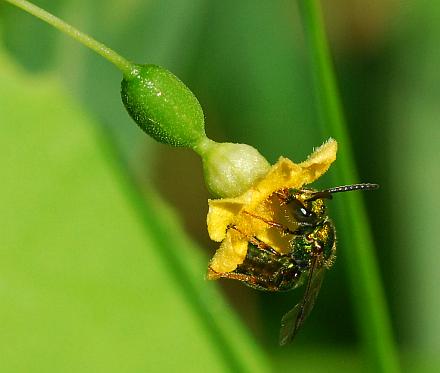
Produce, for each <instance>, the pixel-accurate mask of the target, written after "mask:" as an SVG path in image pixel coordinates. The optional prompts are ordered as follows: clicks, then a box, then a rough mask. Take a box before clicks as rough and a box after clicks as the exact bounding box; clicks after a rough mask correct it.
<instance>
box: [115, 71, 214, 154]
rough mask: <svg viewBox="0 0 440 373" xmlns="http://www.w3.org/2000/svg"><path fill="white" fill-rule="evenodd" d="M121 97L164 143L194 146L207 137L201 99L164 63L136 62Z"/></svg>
mask: <svg viewBox="0 0 440 373" xmlns="http://www.w3.org/2000/svg"><path fill="white" fill-rule="evenodd" d="M121 97H122V101H123V103H124V105H125V108H126V109H127V111H128V113H129V114H130V116H131V117H132V118H133V119H134V121H135V122H136V123H137V124H138V125H139V126H140V127H141V128H142V130H144V131H145V132H146V133H147V134H148V135H150V136H151V137H153V138H154V139H156V140H157V141H159V142H161V143H164V144H169V145H173V146H185V147H194V146H196V145H197V144H198V143H199V142H200V140H201V139H203V138H205V137H206V135H205V128H204V116H203V111H202V108H201V106H200V104H199V102H198V101H197V98H196V97H195V96H194V95H193V93H192V92H191V91H190V90H189V88H188V87H186V86H185V84H183V83H182V82H181V81H180V80H179V79H178V78H177V77H176V76H175V75H173V74H172V73H171V72H169V71H168V70H166V69H164V68H162V67H160V66H156V65H136V69H135V70H133V72H132V74H130V75H129V76H124V79H123V80H122V83H121Z"/></svg>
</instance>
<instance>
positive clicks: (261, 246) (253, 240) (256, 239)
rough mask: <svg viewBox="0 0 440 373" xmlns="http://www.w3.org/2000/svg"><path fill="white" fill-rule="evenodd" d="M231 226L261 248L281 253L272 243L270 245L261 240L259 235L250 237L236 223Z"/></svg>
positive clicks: (276, 253)
mask: <svg viewBox="0 0 440 373" xmlns="http://www.w3.org/2000/svg"><path fill="white" fill-rule="evenodd" d="M229 228H230V229H234V230H236V231H237V232H239V233H241V234H242V235H243V236H245V237H246V238H247V239H248V241H249V243H250V244H252V245H254V246H256V247H258V248H259V249H261V250H265V251H268V252H269V253H271V254H274V255H281V254H280V253H279V252H278V251H276V250H275V249H274V248H273V247H271V246H270V245H268V244H267V243H265V242H264V241H262V240H260V239H259V238H258V237H256V236H252V237H248V236H247V235H245V234H244V233H243V232H242V231H240V230H239V229H238V228H237V227H236V226H235V225H231V226H230V227H229Z"/></svg>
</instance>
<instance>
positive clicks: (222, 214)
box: [207, 139, 337, 279]
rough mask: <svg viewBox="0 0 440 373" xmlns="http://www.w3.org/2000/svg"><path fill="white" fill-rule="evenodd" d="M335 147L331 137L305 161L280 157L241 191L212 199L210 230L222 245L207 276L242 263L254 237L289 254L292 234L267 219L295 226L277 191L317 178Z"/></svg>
mask: <svg viewBox="0 0 440 373" xmlns="http://www.w3.org/2000/svg"><path fill="white" fill-rule="evenodd" d="M336 151H337V143H336V141H335V140H334V139H329V140H328V141H327V142H325V143H324V144H323V145H321V146H320V147H319V148H318V149H316V150H315V151H314V152H313V153H312V154H311V155H310V156H309V157H308V158H307V160H305V161H304V162H302V163H299V164H296V163H293V162H292V161H290V160H289V159H287V158H283V157H281V158H280V159H279V160H278V162H277V163H276V164H275V165H273V166H272V167H271V168H270V170H269V172H268V173H267V174H266V176H265V177H264V178H262V179H260V180H259V181H257V182H256V183H255V184H254V185H253V186H252V187H251V188H250V189H248V190H247V191H246V192H245V193H243V194H242V195H240V196H238V197H235V198H222V199H212V200H209V201H208V203H209V212H208V217H207V223H208V233H209V236H210V238H211V239H212V240H213V241H217V242H221V245H220V247H219V249H218V250H217V251H216V253H215V255H214V257H213V258H212V259H211V261H210V263H209V270H208V279H216V278H218V277H220V276H219V274H221V273H227V272H232V271H234V270H235V269H236V268H237V266H238V265H239V264H241V263H243V261H244V259H245V257H246V253H247V249H248V242H249V240H250V239H252V238H254V237H256V238H257V239H258V240H261V241H263V242H264V243H266V244H268V245H269V246H270V247H272V248H273V249H274V250H276V251H278V252H279V253H281V254H286V253H287V251H288V250H289V249H290V245H289V238H288V237H287V236H285V235H283V234H280V230H279V229H277V228H276V227H273V226H271V225H270V224H268V223H267V222H268V221H270V222H275V221H276V222H282V223H283V224H284V225H286V226H288V227H289V228H291V229H292V230H294V228H295V227H292V222H291V221H290V222H288V221H286V212H285V210H284V209H283V207H282V206H280V204H279V202H278V203H275V196H276V194H275V193H283V191H284V192H285V191H287V190H289V189H299V188H302V187H303V186H304V185H307V184H310V183H312V182H313V181H315V180H316V179H318V178H319V177H320V176H321V175H322V174H324V173H325V172H326V171H327V170H328V168H329V167H330V165H331V164H332V163H333V162H334V160H335V159H336ZM289 224H290V226H289ZM231 227H233V228H234V229H231ZM286 250H287V251H286Z"/></svg>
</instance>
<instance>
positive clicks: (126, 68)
mask: <svg viewBox="0 0 440 373" xmlns="http://www.w3.org/2000/svg"><path fill="white" fill-rule="evenodd" d="M5 1H6V2H8V3H10V4H12V5H14V6H16V7H18V8H20V9H22V10H24V11H25V12H28V13H30V14H32V15H33V16H35V17H37V18H40V19H41V20H43V21H44V22H46V23H48V24H50V25H52V26H53V27H55V28H56V29H58V30H60V31H61V32H64V33H65V34H66V35H68V36H70V37H71V38H73V39H75V40H77V41H79V42H80V43H81V44H83V45H85V46H86V47H88V48H90V49H91V50H93V51H95V52H96V53H98V54H99V55H101V56H102V57H104V58H105V59H107V60H108V61H110V62H111V63H113V64H114V65H115V66H116V67H117V68H118V69H119V70H121V71H122V73H123V74H124V75H126V76H127V75H129V74H130V73H131V72H132V71H133V70H134V65H133V64H132V63H131V62H129V61H127V60H126V59H125V58H124V57H122V56H121V55H119V54H118V53H116V52H115V51H114V50H112V49H110V48H108V47H107V46H106V45H104V44H102V43H100V42H98V41H97V40H95V39H93V38H92V37H90V36H89V35H87V34H85V33H83V32H81V31H79V30H78V29H76V28H75V27H73V26H71V25H69V24H68V23H66V22H64V21H63V20H61V19H59V18H58V17H56V16H54V15H53V14H50V13H49V12H47V11H45V10H44V9H41V8H40V7H38V6H36V5H34V4H32V3H30V2H28V1H26V0H5Z"/></svg>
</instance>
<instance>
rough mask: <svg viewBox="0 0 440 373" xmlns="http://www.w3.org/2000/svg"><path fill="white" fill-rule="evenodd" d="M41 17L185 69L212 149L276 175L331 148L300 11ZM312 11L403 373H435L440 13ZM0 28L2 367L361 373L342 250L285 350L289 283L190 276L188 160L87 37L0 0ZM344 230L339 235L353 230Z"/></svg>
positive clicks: (201, 223) (196, 184) (135, 56)
mask: <svg viewBox="0 0 440 373" xmlns="http://www.w3.org/2000/svg"><path fill="white" fill-rule="evenodd" d="M38 5H40V6H42V7H44V8H46V9H47V10H49V11H51V12H52V13H54V14H56V15H58V16H60V17H61V18H63V19H65V20H66V21H68V22H70V23H72V24H73V25H75V26H76V27H78V28H79V29H81V30H83V31H85V32H87V33H89V34H91V35H92V36H94V37H96V38H97V39H98V40H100V41H102V42H104V43H106V44H107V45H109V46H110V47H112V48H113V49H115V50H116V51H118V52H120V53H121V54H122V55H124V56H125V57H127V58H128V59H130V60H133V61H136V62H140V63H155V64H160V65H162V66H164V67H166V68H168V69H169V70H171V71H172V72H173V73H175V74H176V75H177V76H179V77H180V78H181V79H182V80H183V81H184V82H185V83H186V84H187V85H188V86H189V87H190V88H191V89H192V90H193V92H194V93H195V94H196V96H197V97H198V98H199V101H200V102H201V104H202V107H203V108H204V111H205V117H206V123H207V133H208V135H209V136H210V137H212V138H213V139H215V140H217V141H231V142H244V143H248V144H250V145H253V146H255V147H256V148H257V149H259V150H260V152H261V153H262V154H263V155H265V156H266V157H267V158H268V159H269V160H270V161H271V162H275V161H276V159H277V158H278V157H279V156H280V155H284V156H287V157H289V158H291V159H292V160H294V161H301V160H303V159H304V158H305V157H306V156H307V154H309V153H310V151H311V149H312V148H313V147H314V146H318V145H320V144H321V143H322V142H323V141H324V140H325V139H324V138H323V136H322V134H321V132H320V130H319V125H318V117H317V110H316V105H315V103H314V101H313V94H312V91H311V87H312V83H311V78H310V71H309V66H308V63H307V59H306V53H305V46H304V40H303V37H302V29H301V23H300V19H299V16H298V10H297V6H296V3H295V1H284V0H276V1H271V2H267V3H264V4H263V3H257V2H255V1H250V0H241V1H239V2H237V1H231V0H225V1H222V2H214V1H211V2H208V1H202V0H179V1H176V0H174V1H170V0H149V1H141V0H111V1H108V0H107V1H103V0H95V1H93V2H90V1H86V0H76V1H71V0H57V1H54V0H41V1H39V2H38ZM324 10H325V17H326V23H327V30H328V34H329V38H330V42H331V46H332V53H333V56H334V61H335V65H336V71H337V77H338V82H339V87H340V90H341V95H342V100H343V106H344V111H345V114H346V117H347V122H348V124H349V131H350V134H351V137H352V141H353V144H354V149H355V156H356V163H357V166H358V173H359V175H360V180H359V181H368V182H377V183H379V184H380V185H381V187H382V188H381V189H380V190H379V191H377V192H374V193H366V194H365V196H364V197H365V200H366V204H367V207H368V212H369V216H370V220H371V224H372V228H373V233H374V239H375V242H376V248H377V256H378V261H379V263H380V269H381V273H382V277H383V279H384V287H385V292H386V295H387V301H388V304H389V307H390V315H391V319H392V323H393V328H394V333H395V336H396V340H397V343H398V346H399V352H400V359H401V364H402V368H403V370H404V371H418V372H421V371H423V372H437V371H439V370H440V357H439V355H438V351H440V316H439V312H438V310H439V309H440V296H439V291H438V284H439V283H440V271H439V270H438V265H437V261H438V260H439V259H440V254H439V252H438V247H439V244H438V238H437V236H436V233H438V229H439V221H440V219H439V217H438V216H439V215H438V211H440V202H439V198H438V193H437V189H438V185H439V184H440V173H439V163H440V157H439V152H438V150H437V148H436V147H437V146H439V145H440V129H439V128H440V127H439V123H438V121H439V120H440V105H439V103H440V72H439V66H440V48H439V36H440V23H439V22H438V20H439V19H440V7H439V6H438V3H437V2H436V1H434V0H429V1H427V0H425V1H417V2H403V1H395V0H385V1H384V0H382V1H379V0H373V1H369V2H365V1H360V0H354V1H353V0H352V1H348V0H337V1H332V2H328V3H326V4H324ZM0 36H1V45H0V87H1V88H0V121H1V136H0V165H1V173H2V175H1V182H0V206H1V207H0V208H1V210H0V211H1V214H0V302H1V304H2V306H1V308H0V371H1V372H29V371H35V372H37V371H44V372H48V371H64V372H69V371H72V372H73V371H75V372H77V371H81V372H97V371H106V372H108V371H119V372H120V371H186V370H188V371H193V372H196V371H207V370H209V371H213V372H217V371H218V372H224V371H255V372H256V371H266V372H267V371H275V370H276V371H277V370H281V369H283V370H295V371H299V372H302V371H307V372H322V371H326V372H332V371H334V372H339V371H340V370H341V369H346V370H348V371H354V370H357V369H359V368H365V369H368V368H366V367H367V366H368V364H367V362H365V361H364V360H363V359H362V354H361V350H360V346H359V338H358V333H357V330H358V326H357V325H356V323H355V320H354V316H353V310H352V306H351V302H350V294H349V290H348V289H349V286H348V284H347V281H348V280H347V276H346V268H345V265H346V261H345V259H344V257H347V256H349V255H350V247H343V246H341V245H340V246H339V248H338V249H339V253H338V260H337V262H336V264H335V266H334V268H333V269H332V270H331V271H330V272H329V273H328V274H327V277H326V280H325V282H324V284H323V287H322V290H321V294H320V296H319V298H318V301H317V304H316V307H315V309H314V311H313V313H312V315H311V317H310V319H309V320H308V321H307V323H306V325H305V326H304V328H303V329H302V330H301V333H300V334H299V335H298V337H297V339H296V340H295V341H294V343H293V344H292V345H291V346H288V347H287V348H279V347H278V345H277V336H278V327H279V320H280V317H281V316H282V314H283V313H284V312H285V311H286V310H288V309H289V307H291V306H293V305H294V304H295V303H296V301H297V299H298V298H299V296H300V295H301V293H302V291H296V292H292V293H287V294H276V295H274V294H261V293H258V292H256V291H254V290H251V289H249V288H246V287H244V286H242V285H241V284H239V283H234V282H227V281H222V282H217V283H215V282H209V283H208V282H206V281H205V280H204V273H205V270H206V264H207V261H208V259H209V257H210V256H211V255H212V254H213V252H214V250H215V249H216V247H217V244H215V243H213V242H210V241H209V238H208V235H207V232H206V223H205V219H206V213H207V198H208V194H207V192H206V190H205V187H204V184H203V176H202V172H201V167H200V166H201V164H200V160H199V159H198V158H197V156H196V155H195V154H193V153H192V152H191V151H189V150H184V149H173V148H170V147H168V146H165V145H161V144H158V143H156V142H154V141H153V140H152V139H150V138H147V136H145V135H144V134H143V133H142V132H141V131H140V130H139V129H138V128H137V127H136V125H134V123H133V122H132V121H131V120H130V118H129V117H128V115H127V114H126V112H125V111H124V108H123V106H122V104H121V102H120V97H119V83H120V79H121V76H120V73H119V72H118V71H117V70H116V69H115V68H114V67H113V66H112V65H110V64H109V63H108V62H106V61H104V60H102V59H101V58H100V57H98V56H97V55H95V54H94V53H92V52H90V51H89V50H87V49H86V48H84V47H83V46H81V45H79V44H77V43H75V42H73V41H71V40H70V39H68V38H67V37H65V36H64V35H61V34H60V33H59V32H57V31H55V30H54V29H52V28H51V27H49V26H47V25H45V24H43V23H42V22H40V21H39V20H36V19H35V18H33V17H31V16H29V15H27V14H25V13H23V12H22V11H19V10H17V9H15V8H13V7H12V6H10V5H8V4H5V3H3V2H0ZM339 145H340V147H343V146H344V144H343V143H340V144H339ZM331 173H332V172H331V170H330V171H329V172H328V174H327V175H325V176H324V177H323V178H322V179H321V180H320V183H319V185H321V186H330V185H331V183H333V180H334V179H333V178H332V175H331ZM340 198H343V197H342V196H341V197H340ZM330 209H331V207H330ZM336 225H337V228H338V235H339V236H340V237H343V236H344V232H347V231H348V230H350V227H347V226H340V225H338V222H337V221H336Z"/></svg>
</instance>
